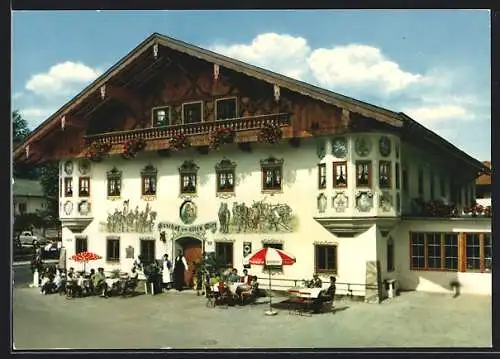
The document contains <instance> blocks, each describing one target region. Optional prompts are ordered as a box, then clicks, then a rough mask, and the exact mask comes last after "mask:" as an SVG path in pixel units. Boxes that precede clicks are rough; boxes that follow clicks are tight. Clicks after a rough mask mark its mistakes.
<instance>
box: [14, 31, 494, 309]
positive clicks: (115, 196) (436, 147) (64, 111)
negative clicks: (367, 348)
mask: <svg viewBox="0 0 500 359" xmlns="http://www.w3.org/2000/svg"><path fill="white" fill-rule="evenodd" d="M417 121H418V119H415V120H414V119H412V118H410V117H409V116H407V115H406V114H404V113H398V112H393V111H390V110H387V109H383V108H380V107H377V106H374V105H371V104H368V103H365V102H361V101H358V100H355V99H352V98H349V97H345V96H342V95H340V94H337V93H333V92H330V91H327V90H325V89H321V88H318V87H315V86H312V85H309V84H307V83H304V82H300V81H296V80H293V79H291V78H288V77H285V76H281V75H279V74H276V73H273V72H270V71H267V70H264V69H261V68H258V67H255V66H252V65H249V64H246V63H243V62H240V61H237V60H234V59H231V58H228V57H226V56H222V55H219V54H216V53H214V52H211V51H208V50H205V49H202V48H199V47H196V46H193V45H191V44H187V43H185V42H182V41H179V40H176V39H172V38H169V37H166V36H163V35H160V34H156V33H155V34H152V35H151V36H150V37H148V38H147V39H146V40H144V41H143V42H142V43H141V44H139V45H138V46H137V47H136V48H135V49H134V50H132V51H131V52H130V53H129V54H128V55H126V56H125V57H124V58H123V59H122V60H120V61H119V62H118V63H117V64H115V65H114V66H113V67H111V68H110V69H109V70H108V71H107V72H106V73H104V74H103V75H102V76H101V77H99V78H98V79H97V80H95V81H94V82H93V83H92V84H90V85H89V86H88V87H87V88H85V89H83V90H82V91H81V92H80V93H79V94H78V95H77V96H75V97H74V98H73V99H72V100H70V101H69V102H68V103H67V104H65V105H64V106H63V107H62V108H60V109H59V110H58V111H57V112H56V113H54V114H53V115H52V116H50V117H49V118H48V119H47V120H46V121H45V122H43V123H42V124H41V125H40V126H39V127H38V128H37V129H36V130H35V131H33V133H32V134H31V135H30V136H29V137H28V138H27V139H26V140H25V142H24V143H22V144H21V145H20V146H19V147H17V148H16V150H15V151H14V159H15V161H18V162H27V163H41V162H44V161H48V160H57V161H59V163H60V186H59V187H60V193H59V203H60V213H59V215H60V220H61V222H62V226H63V232H62V237H63V245H64V247H65V248H66V253H67V256H68V261H69V265H70V266H75V267H76V266H77V265H78V264H76V263H74V264H72V263H71V260H70V257H71V256H72V255H73V254H75V253H76V252H80V251H83V250H89V251H91V252H94V253H97V254H99V255H101V256H102V259H101V260H99V261H96V262H95V263H92V265H94V266H95V267H97V266H103V267H105V268H106V269H107V270H111V269H115V268H120V269H122V270H129V269H130V267H131V265H132V263H133V261H134V258H136V257H137V255H139V254H141V255H143V256H144V258H146V259H154V258H160V257H161V256H162V255H163V254H165V253H168V254H169V255H170V256H171V257H172V256H174V255H175V253H176V252H177V250H178V249H183V250H184V253H185V256H186V258H187V260H188V262H189V264H190V266H192V264H193V263H194V262H196V261H198V260H200V258H201V256H202V253H203V252H206V253H209V252H215V253H216V255H217V256H218V257H219V258H220V259H221V260H222V261H223V262H224V263H225V264H226V265H227V266H231V267H236V268H238V269H239V270H240V271H241V270H242V269H243V258H244V256H245V255H246V254H248V253H250V252H252V251H255V250H256V249H259V248H261V247H263V246H272V247H276V248H282V249H284V250H285V251H287V252H289V253H291V254H293V255H295V256H296V258H297V261H296V263H295V264H294V265H292V266H286V267H284V268H282V270H281V272H279V273H277V274H276V275H275V279H276V280H275V283H279V280H278V279H296V280H301V279H309V278H310V277H312V275H313V273H318V274H319V275H320V276H321V277H322V278H323V279H324V281H327V280H328V277H329V276H330V275H335V276H336V277H337V282H338V283H339V285H338V286H337V287H338V289H337V291H338V292H339V294H353V295H359V296H362V297H365V299H366V300H374V301H379V300H380V299H382V298H383V297H384V296H386V295H387V292H386V289H387V286H386V285H385V284H386V283H387V282H388V281H392V282H396V283H397V284H398V286H399V288H400V289H403V290H405V289H406V290H422V291H441V292H446V291H450V290H451V288H450V283H452V282H454V281H458V282H459V283H460V285H461V289H462V292H469V293H480V294H487V295H490V294H491V272H490V271H491V254H492V252H491V245H492V238H491V208H490V207H487V208H483V210H482V211H480V212H479V211H476V212H474V213H472V212H470V211H464V209H466V208H470V206H471V205H472V204H473V202H474V199H475V198H476V196H475V182H476V178H477V177H478V176H480V175H481V174H483V173H489V168H487V167H486V166H485V165H484V164H483V163H482V162H480V161H478V160H476V159H474V158H472V157H471V156H469V155H467V154H466V153H464V152H463V151H461V150H459V149H458V148H456V147H455V146H453V145H452V144H451V143H449V142H447V141H446V140H445V139H443V138H441V137H440V136H438V135H437V134H435V133H434V132H432V131H430V130H428V129H427V128H425V127H424V126H422V125H420V124H419V123H418V122H417ZM249 271H250V273H252V274H256V275H258V276H263V275H264V274H263V268H262V267H260V266H252V267H251V268H250V269H249ZM186 276H187V277H189V276H190V274H186ZM187 279H189V278H187ZM263 285H265V284H264V283H263Z"/></svg>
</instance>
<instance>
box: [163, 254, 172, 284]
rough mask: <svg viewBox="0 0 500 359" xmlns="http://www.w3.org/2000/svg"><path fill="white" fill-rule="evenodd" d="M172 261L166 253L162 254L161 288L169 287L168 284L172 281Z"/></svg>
mask: <svg viewBox="0 0 500 359" xmlns="http://www.w3.org/2000/svg"><path fill="white" fill-rule="evenodd" d="M171 270H172V262H171V261H170V259H168V254H164V255H163V272H162V282H163V289H170V284H171V283H172V272H171Z"/></svg>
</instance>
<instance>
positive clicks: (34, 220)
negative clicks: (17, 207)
mask: <svg viewBox="0 0 500 359" xmlns="http://www.w3.org/2000/svg"><path fill="white" fill-rule="evenodd" d="M43 224H44V221H43V218H42V217H41V216H40V215H38V214H34V213H27V214H21V215H19V216H16V218H15V219H14V231H15V232H17V231H24V230H30V229H31V227H32V226H33V227H35V228H41V227H42V226H43Z"/></svg>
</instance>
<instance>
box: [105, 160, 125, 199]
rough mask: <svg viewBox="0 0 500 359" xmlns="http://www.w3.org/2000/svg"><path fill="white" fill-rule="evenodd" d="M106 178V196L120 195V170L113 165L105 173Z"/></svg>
mask: <svg viewBox="0 0 500 359" xmlns="http://www.w3.org/2000/svg"><path fill="white" fill-rule="evenodd" d="M107 179H108V197H115V198H116V197H120V195H121V190H122V171H118V170H117V169H116V167H113V169H111V170H110V171H108V173H107Z"/></svg>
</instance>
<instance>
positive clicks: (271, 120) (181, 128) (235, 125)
mask: <svg viewBox="0 0 500 359" xmlns="http://www.w3.org/2000/svg"><path fill="white" fill-rule="evenodd" d="M267 124H271V125H276V126H279V127H286V126H289V125H290V115H289V114H288V113H275V114H268V115H260V116H251V117H238V118H233V119H230V120H222V121H211V122H200V123H190V124H185V125H173V126H165V127H151V128H143V129H137V130H130V131H115V132H107V133H101V134H96V135H87V136H85V137H84V138H85V141H86V143H92V142H94V143H110V144H111V145H117V144H120V143H124V142H126V141H128V140H132V139H143V140H145V141H156V140H163V139H169V138H171V137H172V136H173V135H176V134H179V133H184V134H185V135H186V136H191V137H195V136H197V137H198V136H206V135H209V134H210V133H211V132H213V131H216V130H217V129H218V128H231V129H233V130H234V131H235V133H236V138H238V133H239V132H240V133H241V132H248V131H255V130H260V129H261V128H262V127H263V126H264V125H267ZM207 138H208V136H207Z"/></svg>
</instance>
